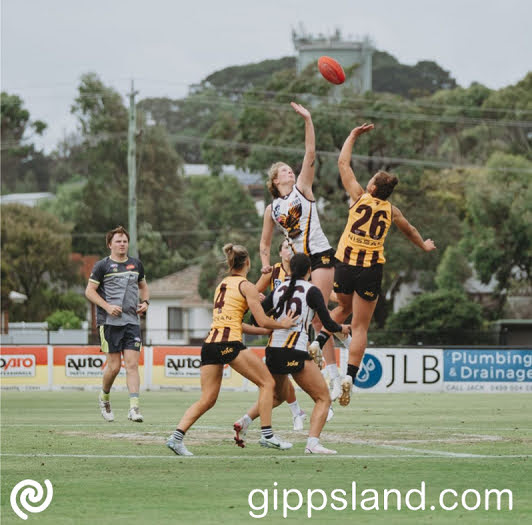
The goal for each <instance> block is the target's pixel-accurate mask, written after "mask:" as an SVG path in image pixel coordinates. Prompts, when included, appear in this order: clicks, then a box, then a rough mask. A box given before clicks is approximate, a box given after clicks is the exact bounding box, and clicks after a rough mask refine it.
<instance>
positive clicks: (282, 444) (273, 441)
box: [259, 435, 292, 450]
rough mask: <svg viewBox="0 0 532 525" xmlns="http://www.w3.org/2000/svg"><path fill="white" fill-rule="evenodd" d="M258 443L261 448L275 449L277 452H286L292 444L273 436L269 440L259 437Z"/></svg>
mask: <svg viewBox="0 0 532 525" xmlns="http://www.w3.org/2000/svg"><path fill="white" fill-rule="evenodd" d="M259 443H260V446H261V447H266V448H276V449H278V450H288V449H289V448H292V443H289V442H288V441H283V440H281V439H280V438H279V437H278V436H275V435H274V436H272V437H271V438H265V437H264V436H261V437H260V439H259Z"/></svg>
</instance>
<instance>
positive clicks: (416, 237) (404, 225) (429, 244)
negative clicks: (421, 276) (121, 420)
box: [392, 206, 436, 252]
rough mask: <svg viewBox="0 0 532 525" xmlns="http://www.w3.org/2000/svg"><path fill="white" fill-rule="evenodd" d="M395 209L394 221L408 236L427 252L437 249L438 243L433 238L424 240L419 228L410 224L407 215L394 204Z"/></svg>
mask: <svg viewBox="0 0 532 525" xmlns="http://www.w3.org/2000/svg"><path fill="white" fill-rule="evenodd" d="M392 210H393V222H394V223H395V225H396V226H397V227H398V228H399V229H400V230H401V231H402V232H403V234H404V235H405V236H406V238H407V239H408V240H409V241H410V242H412V243H414V244H415V245H416V246H418V247H419V248H421V249H422V250H423V251H425V252H430V251H432V250H435V249H436V245H435V244H434V241H433V240H432V239H426V240H423V237H421V235H420V234H419V232H418V231H417V228H416V227H415V226H413V225H412V224H410V223H409V222H408V221H407V220H406V218H405V216H404V215H403V214H402V213H401V211H400V210H399V208H396V207H395V206H392Z"/></svg>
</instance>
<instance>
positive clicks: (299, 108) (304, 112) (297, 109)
mask: <svg viewBox="0 0 532 525" xmlns="http://www.w3.org/2000/svg"><path fill="white" fill-rule="evenodd" d="M290 105H291V106H292V107H293V108H294V111H295V112H296V113H297V114H298V115H301V116H302V117H303V118H304V119H307V118H310V111H309V110H308V109H307V108H304V107H303V106H302V105H301V104H296V103H295V102H290Z"/></svg>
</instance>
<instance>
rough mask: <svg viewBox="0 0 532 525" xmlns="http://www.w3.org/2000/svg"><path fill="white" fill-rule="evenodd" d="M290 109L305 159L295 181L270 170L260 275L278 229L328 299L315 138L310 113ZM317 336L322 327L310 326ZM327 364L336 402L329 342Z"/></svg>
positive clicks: (329, 276) (328, 252) (329, 254)
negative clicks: (306, 260)
mask: <svg viewBox="0 0 532 525" xmlns="http://www.w3.org/2000/svg"><path fill="white" fill-rule="evenodd" d="M291 105H292V108H293V109H294V110H295V111H296V113H297V114H298V115H300V116H301V117H303V119H304V120H305V156H304V158H303V164H302V167H301V172H300V173H299V176H298V177H297V180H296V176H295V175H294V172H293V171H292V168H291V167H290V166H288V165H287V164H285V163H284V162H276V163H275V164H273V165H272V166H271V167H270V170H269V174H268V189H269V190H270V193H271V194H272V196H273V198H274V200H273V202H272V203H271V204H269V205H268V206H267V207H266V209H265V210H264V222H263V227H262V236H261V239H260V257H261V261H262V270H261V271H262V273H270V272H271V271H272V266H271V265H270V249H271V243H272V236H273V230H274V227H275V226H277V227H278V228H280V230H281V231H282V233H283V234H284V236H285V237H286V238H287V239H289V241H290V243H291V245H292V247H293V250H294V252H296V253H305V254H306V255H308V256H309V257H310V260H311V271H312V282H313V284H315V285H316V286H317V287H318V288H319V289H320V291H321V293H322V294H323V297H326V298H327V299H328V298H329V297H330V295H331V291H332V288H333V281H334V265H335V259H334V250H332V248H331V245H330V244H329V242H328V241H327V238H326V237H325V234H324V233H323V231H322V229H321V225H320V220H319V217H318V211H317V207H316V201H315V199H314V194H313V192H312V184H313V182H314V163H315V158H316V138H315V135H314V125H313V123H312V117H311V115H310V111H308V110H307V109H306V108H304V107H303V106H301V105H300V104H296V103H294V102H292V103H291ZM313 326H314V330H315V331H316V333H318V332H319V331H320V329H321V323H320V320H319V319H318V318H316V319H315V320H314V322H313ZM323 355H324V357H325V359H326V361H327V368H326V370H327V373H328V375H329V378H330V379H331V383H330V387H331V397H332V399H333V400H335V399H336V398H337V397H338V396H339V395H340V393H341V385H340V377H339V374H338V367H337V366H336V359H335V354H334V346H333V343H332V340H329V341H327V343H326V344H325V346H324V348H323Z"/></svg>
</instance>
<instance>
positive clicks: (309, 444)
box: [307, 436, 320, 450]
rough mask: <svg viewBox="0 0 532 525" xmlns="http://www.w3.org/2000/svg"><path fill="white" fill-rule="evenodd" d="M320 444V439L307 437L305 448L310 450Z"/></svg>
mask: <svg viewBox="0 0 532 525" xmlns="http://www.w3.org/2000/svg"><path fill="white" fill-rule="evenodd" d="M319 442H320V438H315V437H310V436H309V437H308V439H307V448H310V449H311V450H312V449H313V448H314V447H315V446H316V445H317V444H318V443H319Z"/></svg>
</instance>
